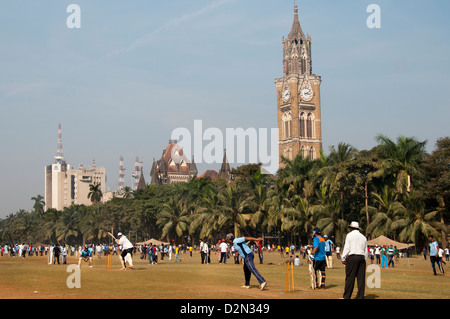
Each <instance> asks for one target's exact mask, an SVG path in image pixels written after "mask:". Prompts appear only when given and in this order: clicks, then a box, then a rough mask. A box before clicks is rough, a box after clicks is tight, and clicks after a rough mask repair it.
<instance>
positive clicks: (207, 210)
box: [189, 189, 222, 238]
mask: <svg viewBox="0 0 450 319" xmlns="http://www.w3.org/2000/svg"><path fill="white" fill-rule="evenodd" d="M220 205H221V202H220V200H219V197H218V195H217V193H216V192H214V191H213V190H211V189H210V190H208V191H207V192H205V193H204V194H203V196H202V198H201V199H200V203H198V204H195V205H194V206H193V209H194V211H195V214H194V215H192V222H191V224H190V227H189V233H190V234H191V235H192V234H194V233H196V232H197V231H198V230H199V231H200V232H199V236H200V238H205V237H206V238H209V237H211V236H212V235H214V232H215V231H217V230H219V229H220V226H221V225H220V221H221V217H222V212H221V206H220Z"/></svg>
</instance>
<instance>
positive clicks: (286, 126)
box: [275, 5, 322, 167]
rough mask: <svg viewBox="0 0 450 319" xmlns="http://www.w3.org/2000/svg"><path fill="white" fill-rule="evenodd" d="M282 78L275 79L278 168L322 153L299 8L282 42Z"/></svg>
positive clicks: (315, 84) (316, 94)
mask: <svg viewBox="0 0 450 319" xmlns="http://www.w3.org/2000/svg"><path fill="white" fill-rule="evenodd" d="M282 47H283V77H282V78H278V79H275V86H276V89H277V109H278V111H277V113H278V129H279V143H278V145H279V154H280V163H279V164H280V167H283V166H284V162H285V159H287V160H293V159H294V158H295V157H296V156H297V155H298V153H301V155H302V157H303V158H311V159H316V158H319V157H320V150H321V149H322V129H321V112H320V110H321V105H320V84H321V82H322V80H321V77H320V76H318V75H315V74H313V72H312V54H311V36H310V35H307V36H305V34H304V32H303V30H302V27H301V25H300V20H299V15H298V6H297V5H295V6H294V21H293V23H292V27H291V31H290V32H289V34H288V36H287V37H286V38H285V37H283V38H282Z"/></svg>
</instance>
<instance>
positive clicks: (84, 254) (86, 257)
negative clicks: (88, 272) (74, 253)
mask: <svg viewBox="0 0 450 319" xmlns="http://www.w3.org/2000/svg"><path fill="white" fill-rule="evenodd" d="M81 261H85V262H89V268H92V251H90V250H89V248H88V246H87V245H86V246H84V249H83V250H81V252H80V258H78V268H80V267H81Z"/></svg>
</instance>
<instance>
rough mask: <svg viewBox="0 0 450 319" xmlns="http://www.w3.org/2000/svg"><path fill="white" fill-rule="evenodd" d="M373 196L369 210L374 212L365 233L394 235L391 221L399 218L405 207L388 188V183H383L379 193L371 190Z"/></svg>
mask: <svg viewBox="0 0 450 319" xmlns="http://www.w3.org/2000/svg"><path fill="white" fill-rule="evenodd" d="M371 195H372V197H373V198H374V204H375V207H374V206H371V207H369V210H371V211H373V212H374V219H373V220H372V222H371V223H370V224H369V225H368V226H367V229H366V234H371V235H373V236H375V237H377V236H380V235H385V236H394V238H393V239H394V240H396V238H395V237H396V234H395V232H394V230H395V229H394V228H393V227H392V223H393V222H394V221H396V220H397V219H399V218H402V217H403V215H404V214H405V213H406V208H405V207H404V206H403V205H402V203H400V202H399V201H397V200H396V198H397V193H396V192H395V191H394V190H392V189H390V188H389V186H388V185H384V186H383V189H382V191H381V194H378V193H375V192H372V193H371Z"/></svg>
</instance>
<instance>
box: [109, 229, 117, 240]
mask: <svg viewBox="0 0 450 319" xmlns="http://www.w3.org/2000/svg"><path fill="white" fill-rule="evenodd" d="M107 233H108V234H109V235H110V236H111V237H112V238H114V240H115V241H117V239H116V237H114V235H113V234H111V233H110V232H109V231H108V232H107Z"/></svg>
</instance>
